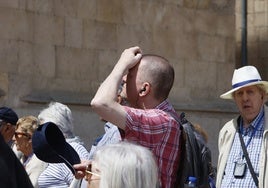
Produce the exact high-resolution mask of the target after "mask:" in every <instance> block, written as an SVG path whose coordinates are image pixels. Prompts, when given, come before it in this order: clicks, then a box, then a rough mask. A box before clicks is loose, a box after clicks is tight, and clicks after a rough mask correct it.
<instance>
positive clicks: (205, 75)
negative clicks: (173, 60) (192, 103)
mask: <svg viewBox="0 0 268 188" xmlns="http://www.w3.org/2000/svg"><path fill="white" fill-rule="evenodd" d="M216 68H217V64H215V63H214V62H205V61H191V62H188V63H186V64H185V73H187V74H185V75H184V76H185V85H186V87H189V88H191V90H192V91H193V93H192V94H191V96H192V98H199V97H200V95H201V94H202V93H199V92H198V90H200V89H204V88H206V89H208V88H209V91H211V90H215V89H216V87H215V86H216V84H217V74H216V70H217V69H216ZM212 93H213V92H212ZM204 95H210V92H208V93H205V94H204ZM204 97H206V96H204ZM206 98H207V97H206Z"/></svg>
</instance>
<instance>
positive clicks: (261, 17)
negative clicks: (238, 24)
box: [253, 12, 268, 27]
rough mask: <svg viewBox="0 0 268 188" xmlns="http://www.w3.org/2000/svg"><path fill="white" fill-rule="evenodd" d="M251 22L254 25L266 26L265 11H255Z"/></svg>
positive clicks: (267, 21)
mask: <svg viewBox="0 0 268 188" xmlns="http://www.w3.org/2000/svg"><path fill="white" fill-rule="evenodd" d="M253 22H254V23H253V24H254V26H255V27H262V26H268V19H267V12H266V13H265V12H262V13H255V14H254V21H253Z"/></svg>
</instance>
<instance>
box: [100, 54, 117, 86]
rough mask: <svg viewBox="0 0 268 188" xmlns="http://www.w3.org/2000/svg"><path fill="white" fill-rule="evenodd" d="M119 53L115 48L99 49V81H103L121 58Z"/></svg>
mask: <svg viewBox="0 0 268 188" xmlns="http://www.w3.org/2000/svg"><path fill="white" fill-rule="evenodd" d="M119 57H120V56H119V55H118V53H117V52H116V51H114V50H100V51H98V59H97V62H98V75H95V80H96V81H99V83H101V82H103V81H104V79H105V78H106V77H107V76H108V75H109V74H110V72H111V71H112V70H113V68H114V66H115V64H116V63H117V61H118V59H119ZM95 74H96V73H95Z"/></svg>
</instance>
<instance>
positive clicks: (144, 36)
mask: <svg viewBox="0 0 268 188" xmlns="http://www.w3.org/2000/svg"><path fill="white" fill-rule="evenodd" d="M254 2H256V4H254V6H255V5H256V6H257V7H259V9H261V8H262V7H263V6H261V5H259V4H258V3H257V2H259V3H261V2H263V3H264V1H254ZM265 6H266V9H262V10H259V11H261V12H262V14H261V15H259V13H258V17H257V15H255V16H256V20H259V19H262V20H263V21H262V22H260V23H259V22H258V25H257V26H258V27H260V28H259V31H260V32H261V31H262V33H265V32H267V1H265ZM259 11H258V12H259ZM265 11H266V13H265ZM235 12H239V7H238V5H235V1H232V0H223V1H211V0H202V1H200V0H166V1H163V0H147V1H144V0H135V1H132V0H8V1H0V60H1V61H0V95H1V98H0V104H1V105H7V106H10V107H12V108H14V109H15V110H16V111H17V112H18V114H19V115H20V116H22V115H28V114H33V115H37V114H38V112H39V111H40V110H41V109H42V108H45V107H46V105H47V103H48V102H50V101H59V102H62V103H65V104H67V105H69V106H70V108H71V110H72V111H73V114H74V120H75V126H76V127H75V131H76V133H77V135H79V136H81V137H82V139H83V140H84V141H85V143H86V145H87V147H88V148H90V144H91V142H92V140H93V139H94V138H96V137H97V136H98V135H100V134H102V133H103V127H102V125H103V122H101V121H99V117H98V116H97V115H96V114H95V113H94V112H92V110H91V108H90V106H89V103H90V100H91V98H92V97H93V95H94V93H95V92H96V90H97V88H98V86H99V85H100V83H101V82H102V81H103V80H104V78H105V77H106V76H107V75H108V74H109V72H110V71H111V69H112V67H113V66H114V64H115V62H116V61H117V59H118V58H119V56H120V54H121V52H122V51H123V49H125V48H127V47H130V46H135V45H139V46H140V47H141V48H142V50H143V52H144V53H155V54H159V55H162V56H164V57H166V58H167V59H169V60H170V62H171V63H172V64H173V65H174V68H175V73H176V79H175V83H174V88H173V90H172V92H171V95H170V100H171V101H172V102H173V104H174V105H175V107H176V109H177V111H178V112H182V111H184V112H186V114H187V117H188V119H190V120H191V121H192V122H195V123H199V124H201V125H202V126H203V127H204V128H205V130H207V132H208V133H209V146H210V147H211V149H212V153H213V162H214V164H216V160H217V155H218V151H217V137H218V132H219V130H220V128H221V127H222V125H223V124H224V123H225V122H226V121H227V120H229V119H230V118H232V117H234V116H235V115H236V108H235V107H234V104H233V103H232V102H228V101H223V100H219V95H220V94H222V93H223V92H225V91H227V90H229V89H230V85H231V83H230V80H231V77H232V73H233V69H234V67H235V66H236V58H235V55H236V53H238V51H239V48H237V46H238V45H239V37H238V35H239V26H236V21H237V20H238V18H236V17H239V16H238V14H235ZM252 14H253V12H252ZM265 14H266V22H265V19H264V18H262V16H265ZM252 17H254V16H253V15H252ZM260 17H261V18H260ZM252 23H253V21H252ZM254 23H255V22H254ZM262 24H264V25H265V28H266V30H265V29H264V28H261V26H262ZM251 33H253V32H251ZM261 36H262V38H264V35H261ZM252 40H253V39H252ZM266 43H267V38H266ZM264 44H265V42H264V41H262V39H261V38H259V39H258V43H257V44H256V43H255V45H264ZM266 49H267V45H266ZM262 50H263V49H262ZM252 54H254V53H252ZM263 56H265V58H266V60H267V53H265V51H264V52H262V56H257V57H258V58H260V60H263V62H264V60H265V59H263ZM250 57H251V56H250ZM262 65H263V67H265V66H264V63H263V64H262ZM266 70H267V67H266ZM266 72H267V71H266Z"/></svg>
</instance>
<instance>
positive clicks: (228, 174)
mask: <svg viewBox="0 0 268 188" xmlns="http://www.w3.org/2000/svg"><path fill="white" fill-rule="evenodd" d="M263 113H264V109H262V110H261V111H260V113H259V114H258V116H257V117H256V118H255V119H254V121H253V122H252V123H251V124H250V126H249V127H248V128H246V129H245V128H244V129H243V131H242V137H243V139H244V142H245V145H246V146H247V147H246V148H247V152H248V155H249V158H250V161H251V164H252V167H253V169H254V172H255V173H256V175H257V177H258V175H259V159H260V152H261V145H262V135H263V132H264V117H263ZM254 129H256V132H255V134H254ZM253 134H254V135H253ZM252 136H253V137H252ZM251 137H252V139H251ZM250 139H251V141H250ZM249 141H250V142H249ZM248 143H249V144H248ZM247 144H248V145H247ZM242 156H243V150H242V147H241V143H240V139H239V134H238V132H236V134H235V138H234V142H233V145H232V148H231V151H230V154H229V157H228V161H227V164H226V167H225V172H224V176H223V179H222V184H221V188H227V187H228V188H236V187H237V188H240V187H243V188H244V187H245V188H246V187H248V188H254V187H256V185H255V183H254V180H253V178H252V176H251V173H250V171H249V168H248V166H247V169H246V172H245V175H244V177H243V178H235V177H234V175H233V172H234V167H235V162H238V161H240V160H241V159H242V161H243V162H244V163H246V159H245V158H244V157H242Z"/></svg>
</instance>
